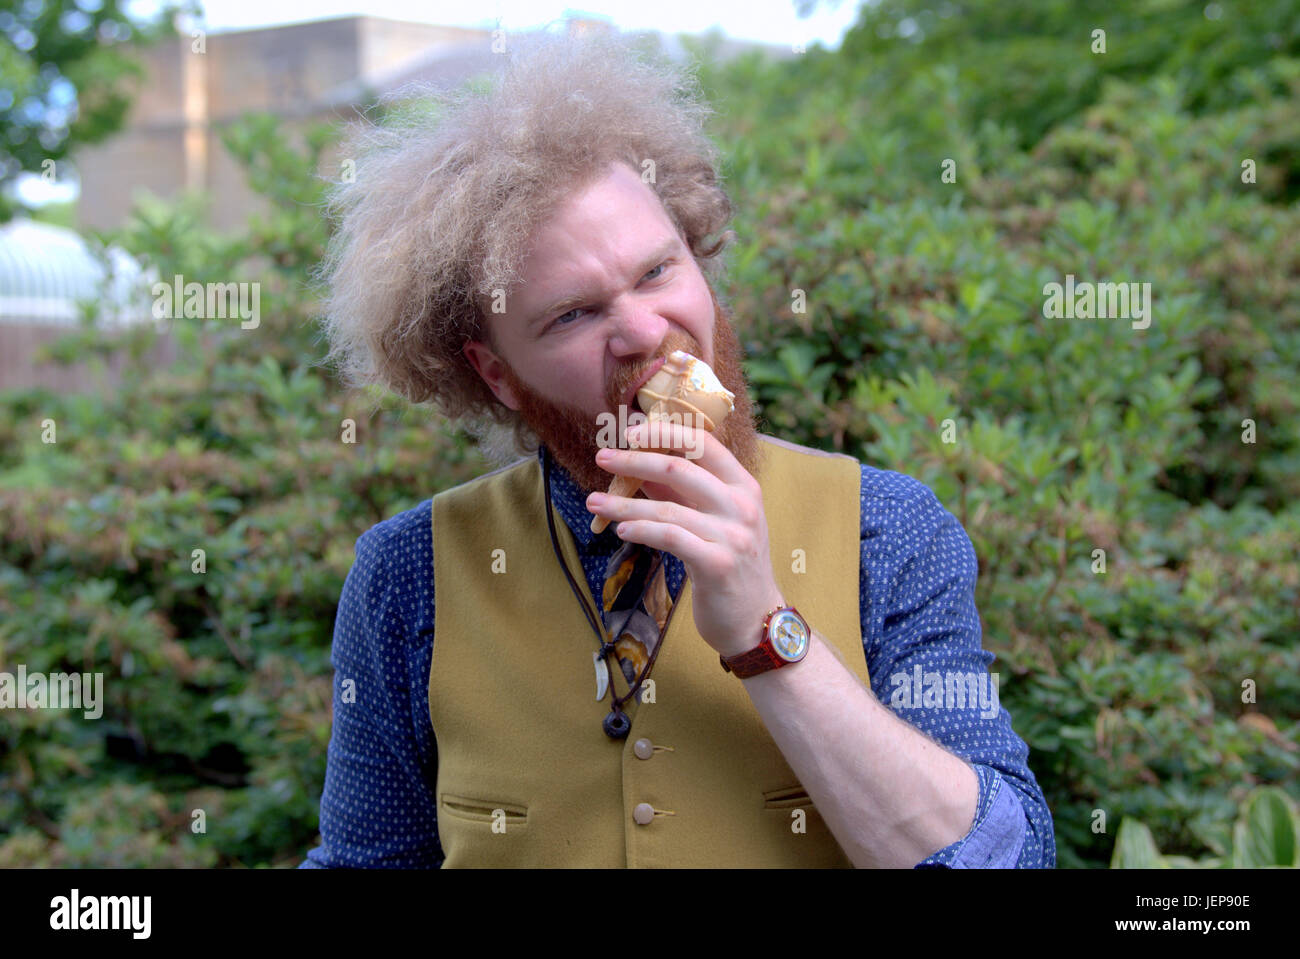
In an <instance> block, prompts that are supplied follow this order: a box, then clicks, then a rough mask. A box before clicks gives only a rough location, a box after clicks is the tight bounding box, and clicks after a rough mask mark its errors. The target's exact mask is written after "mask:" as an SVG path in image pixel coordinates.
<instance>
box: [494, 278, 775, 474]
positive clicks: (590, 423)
mask: <svg viewBox="0 0 1300 959" xmlns="http://www.w3.org/2000/svg"><path fill="white" fill-rule="evenodd" d="M710 295H713V294H712V291H710ZM713 317H714V322H713V349H714V362H713V372H714V373H716V374H717V376H718V379H719V380H720V381H721V382H722V385H723V386H725V387H726V388H727V389H729V390H731V392H733V393H735V394H736V399H735V409H734V410H733V411H732V412H731V414H730V415H729V416H728V417H727V418H726V419H725V420H723V421H722V425H721V426H719V427H718V429H717V431H716V432H714V434H713V435H714V437H715V438H717V440H718V441H719V442H721V443H722V445H723V446H725V447H726V448H727V449H728V450H730V451H731V454H732V455H733V456H735V457H736V460H737V461H738V462H739V463H740V465H741V466H743V467H744V468H745V469H746V470H747V471H748V472H749V474H750V475H751V476H754V477H755V478H757V477H758V471H759V465H760V456H759V443H758V430H757V428H756V426H755V424H754V408H753V404H752V403H751V402H750V398H749V389H748V384H747V383H746V382H745V374H744V370H743V369H742V367H741V363H742V361H743V359H744V353H743V351H742V350H741V348H740V340H739V339H738V338H737V336H736V331H735V329H734V328H733V327H732V325H731V317H730V315H729V313H728V312H727V311H726V310H725V309H724V308H723V307H722V305H721V304H720V303H718V298H717V296H713ZM673 350H685V351H686V352H687V353H690V354H691V355H692V356H697V357H702V356H703V355H704V349H703V347H702V346H701V345H700V344H699V343H698V342H696V340H695V338H694V337H693V336H691V335H690V334H688V333H678V332H676V331H674V332H672V333H669V335H668V336H667V337H666V338H665V339H664V342H663V343H661V344H660V347H659V352H658V353H657V354H656V355H655V356H654V357H652V358H651V360H650V361H647V362H645V363H639V364H635V365H628V366H626V367H621V368H619V369H618V370H616V371H615V373H614V376H613V379H612V380H611V381H610V384H609V389H608V391H607V392H606V395H605V404H606V407H607V411H608V414H609V415H610V416H612V417H614V422H618V408H619V404H620V403H621V402H622V398H623V396H624V395H626V393H627V391H628V390H629V389H631V388H632V386H633V384H635V383H637V382H639V381H640V380H641V378H642V377H644V376H645V374H646V371H647V370H648V369H649V368H650V365H651V363H652V362H654V360H656V359H658V358H660V357H666V356H667V355H668V354H669V353H671V352H672V351H673ZM504 365H505V371H504V378H505V380H506V382H507V383H509V384H510V388H511V389H512V390H514V392H515V395H516V396H517V397H518V399H519V415H520V416H522V417H523V419H524V422H525V423H527V424H528V426H529V427H531V428H532V430H533V432H534V433H536V434H537V437H538V439H539V440H541V442H542V444H543V445H544V446H546V448H547V449H549V450H550V451H551V454H552V455H553V456H554V457H555V460H556V462H558V463H559V464H560V465H561V466H563V467H564V468H565V469H566V470H567V471H568V472H569V475H570V476H572V477H573V479H574V480H575V481H576V482H577V484H578V485H579V486H580V487H582V490H583V491H584V492H586V493H591V492H593V491H595V490H601V491H604V490H606V489H608V488H609V484H610V481H611V480H612V479H613V478H614V474H613V473H610V472H608V471H607V470H603V469H601V468H600V467H599V466H598V465H596V451H597V450H599V449H600V446H599V444H598V443H597V442H596V440H597V437H598V435H599V434H600V421H598V420H594V419H593V418H592V416H591V414H590V413H584V412H583V411H582V410H579V409H577V408H576V407H574V406H570V405H567V404H563V403H552V402H550V401H549V400H547V399H546V398H545V397H543V396H542V395H541V394H540V393H538V392H537V391H535V390H533V389H532V388H530V387H529V386H527V385H526V384H525V383H524V382H523V381H521V380H520V379H519V378H518V377H517V376H516V375H515V371H514V370H513V369H511V367H510V365H509V364H504ZM630 412H631V411H629V413H630ZM620 442H621V437H620Z"/></svg>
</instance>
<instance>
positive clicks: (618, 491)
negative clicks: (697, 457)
mask: <svg viewBox="0 0 1300 959" xmlns="http://www.w3.org/2000/svg"><path fill="white" fill-rule="evenodd" d="M735 398H736V395H735V394H734V393H732V392H731V391H730V390H728V389H727V388H726V387H724V386H723V385H722V383H721V382H719V381H718V378H717V377H716V376H715V375H714V373H713V370H711V369H709V367H708V365H707V364H705V363H704V361H703V360H700V359H697V358H695V357H694V356H691V355H690V354H689V353H686V352H684V351H682V350H675V351H674V352H672V353H671V354H669V355H668V357H667V358H666V359H665V360H664V364H663V366H661V367H660V368H659V370H658V371H657V372H656V373H655V375H654V376H652V377H650V379H649V380H647V381H646V384H645V385H644V386H643V387H641V389H640V390H639V391H638V392H637V402H638V403H640V405H641V408H642V409H643V410H645V411H646V419H647V420H648V421H649V422H651V423H654V422H657V421H663V420H668V419H670V418H672V417H673V416H674V414H676V415H677V416H681V417H686V418H687V420H686V421H687V422H690V423H694V424H697V425H698V426H700V427H701V428H702V429H705V430H707V431H708V432H710V433H712V432H713V431H714V430H716V429H717V428H718V425H719V424H721V422H722V421H723V420H724V419H725V418H726V417H727V414H728V413H730V412H731V411H732V409H733V408H734V403H733V401H734V400H735ZM647 449H652V448H650V447H647ZM657 452H662V453H671V452H672V451H671V450H666V449H664V450H657ZM642 482H643V481H642V480H641V479H640V478H639V477H634V476H618V475H616V476H615V477H614V479H613V481H612V482H611V483H610V484H609V494H610V495H611V496H626V497H629V498H630V497H633V496H635V495H636V494H637V491H638V490H640V489H641V485H642ZM608 525H609V520H607V519H605V518H604V517H603V516H596V517H594V518H593V519H592V521H591V531H592V532H593V533H601V532H604V530H605V527H607V526H608Z"/></svg>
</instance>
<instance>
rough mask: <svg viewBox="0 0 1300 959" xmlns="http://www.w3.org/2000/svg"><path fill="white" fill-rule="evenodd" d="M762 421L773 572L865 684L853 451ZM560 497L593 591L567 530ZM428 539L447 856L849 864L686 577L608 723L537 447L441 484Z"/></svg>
mask: <svg viewBox="0 0 1300 959" xmlns="http://www.w3.org/2000/svg"><path fill="white" fill-rule="evenodd" d="M761 439H762V441H763V442H761V443H760V448H761V449H762V451H763V462H762V465H761V466H760V467H759V469H758V471H757V478H758V480H759V483H760V485H761V486H762V489H763V504H764V509H765V511H766V514H767V522H768V531H769V537H770V543H771V550H772V568H773V572H774V574H775V576H776V580H777V584H778V585H779V586H780V587H781V590H782V593H783V595H784V596H785V599H786V602H788V603H790V604H791V605H793V606H796V607H798V609H799V611H800V612H801V613H802V614H803V615H804V617H805V618H806V619H807V620H808V623H809V625H810V626H812V628H813V629H814V630H816V631H817V632H818V633H819V634H820V635H821V636H822V637H824V638H825V640H826V641H827V642H828V643H830V644H831V645H833V646H835V647H836V649H838V650H839V653H840V657H841V658H842V659H843V661H844V662H845V663H847V664H848V665H849V667H850V668H851V669H852V670H853V671H854V672H855V673H856V674H857V675H858V677H859V678H860V679H861V680H862V682H863V683H864V684H867V683H869V677H868V675H867V667H866V662H865V656H864V653H863V649H862V635H861V626H860V616H859V608H858V588H859V582H858V580H859V566H860V561H861V560H860V533H859V529H860V526H859V496H860V488H861V473H860V468H859V465H858V463H857V461H856V460H854V459H852V458H851V457H848V456H841V455H832V454H827V453H822V452H820V451H816V450H811V449H807V448H805V447H802V446H795V445H793V444H790V443H786V442H783V441H781V440H776V439H774V438H772V437H768V436H763V437H762V438H761ZM554 515H555V528H556V534H557V536H558V538H559V541H560V545H561V551H562V553H563V555H564V558H565V561H566V562H567V563H568V564H569V570H570V572H571V573H572V574H573V577H574V579H575V581H577V582H578V584H579V585H580V587H581V588H582V589H583V590H584V592H585V593H587V594H588V599H589V600H590V599H591V597H590V595H589V594H590V590H589V588H588V586H587V580H586V577H585V575H584V574H583V572H582V565H581V563H580V562H579V560H578V555H577V551H576V549H575V546H574V542H573V536H572V534H571V533H570V532H569V528H568V526H567V525H566V524H565V522H564V520H563V519H562V518H561V516H560V513H559V510H558V509H556V511H555V514H554ZM498 550H503V551H504V552H497V551H498ZM433 555H434V579H435V581H434V589H435V624H434V643H433V663H432V667H431V669H430V673H429V716H430V718H431V719H432V721H433V729H434V735H435V738H436V740H437V750H438V778H437V789H436V791H437V803H438V807H437V808H438V832H439V835H440V838H441V841H442V848H443V852H444V854H445V855H446V859H445V861H444V863H443V865H444V867H445V868H450V867H457V866H461V867H465V866H473V867H478V866H490V867H509V866H578V867H798V866H811V867H828V866H838V867H848V866H850V865H851V864H850V862H849V860H848V858H847V857H846V856H845V855H844V853H843V851H842V850H841V849H840V847H839V845H838V844H837V843H836V841H835V839H834V837H833V836H832V835H831V833H830V831H829V830H828V829H827V827H826V824H825V822H824V821H823V820H822V818H821V817H820V816H819V815H818V813H817V810H816V808H815V807H814V806H813V805H812V803H811V800H810V799H809V798H808V795H807V793H806V792H805V790H804V789H803V787H802V786H801V785H800V784H799V780H798V778H797V777H796V776H795V774H794V772H793V771H792V770H791V769H790V766H789V764H788V763H787V762H786V761H785V758H784V757H783V756H782V755H781V751H780V750H779V749H778V748H777V746H776V744H775V742H773V740H772V737H771V735H770V734H769V733H768V731H767V729H766V727H765V726H764V725H763V720H762V717H761V716H760V715H759V713H758V710H757V709H756V708H755V707H754V705H753V703H752V701H751V700H750V698H749V695H748V694H747V693H746V692H745V688H744V684H743V682H742V681H741V680H739V679H737V678H736V677H735V676H733V675H731V674H729V673H726V672H724V671H723V669H722V667H721V666H720V665H719V663H718V654H717V653H716V652H714V650H713V649H712V648H711V647H710V646H709V645H708V644H707V643H706V642H705V641H704V640H703V639H702V638H701V637H700V635H699V633H698V632H697V631H696V629H695V620H694V615H693V613H692V604H691V598H692V589H693V584H692V583H691V581H690V579H689V578H688V579H687V580H686V582H685V583H684V584H683V586H682V590H681V594H680V596H679V598H678V604H677V606H676V607H675V608H674V610H673V615H672V619H671V621H670V623H669V625H668V632H667V634H666V636H665V637H664V645H663V648H662V649H661V650H660V653H659V657H658V659H657V660H656V661H655V666H654V670H653V672H652V673H651V679H652V680H653V682H654V685H653V700H654V701H653V702H651V701H648V700H649V696H650V691H649V689H647V688H645V687H643V690H642V693H641V694H640V695H639V696H638V697H637V698H636V699H635V700H633V701H632V702H630V703H628V704H627V705H625V706H624V711H625V712H626V713H627V714H628V716H629V718H630V719H631V721H632V729H631V732H630V733H629V734H628V736H627V738H626V739H624V740H612V739H610V738H609V737H608V736H606V735H605V733H604V732H603V731H602V729H601V720H602V719H603V718H604V716H605V715H606V714H607V713H608V712H609V705H610V700H609V696H608V694H607V695H606V699H605V700H604V701H602V702H597V701H596V698H595V696H596V681H595V671H594V668H593V664H592V653H593V652H594V651H595V650H596V648H597V645H596V637H595V634H594V633H593V632H592V630H591V627H590V626H589V625H588V623H587V620H586V618H585V617H584V616H583V614H582V612H581V610H580V608H579V606H578V601H577V599H576V598H575V597H574V595H573V592H572V590H571V589H570V587H569V584H568V582H567V580H566V579H565V576H564V573H563V571H562V570H561V569H560V567H559V564H558V562H557V560H556V557H555V553H554V550H553V549H552V546H551V540H550V535H549V533H548V532H547V523H546V501H545V493H544V491H543V488H542V470H541V466H540V464H539V463H538V461H537V459H536V457H534V458H531V459H526V460H521V461H520V462H518V463H516V464H514V465H512V466H509V467H505V468H503V469H500V470H497V471H496V472H494V473H489V474H488V475H486V476H482V477H480V478H479V479H476V480H474V481H472V482H469V483H466V484H464V485H462V486H458V487H456V488H454V489H450V490H447V491H446V492H443V493H440V494H439V495H437V496H435V497H434V498H433ZM494 570H495V571H494ZM765 612H766V610H759V609H756V610H755V611H754V615H755V617H761V616H762V615H763V613H765ZM758 638H759V637H758V631H757V628H756V629H755V637H754V642H755V645H757V643H758ZM790 668H793V669H798V668H799V667H798V666H797V665H796V666H793V667H790ZM614 682H615V684H616V686H615V688H616V689H617V691H618V692H619V693H620V694H621V693H623V692H626V690H627V686H626V685H625V684H623V682H622V677H621V676H615V677H614ZM648 685H649V684H647V686H648ZM638 742H640V743H641V747H640V751H641V752H642V753H646V752H649V757H648V758H644V759H643V758H639V757H638V755H637V744H638ZM647 746H648V747H649V748H648V749H647ZM643 803H644V804H649V806H651V807H653V809H654V816H653V819H652V820H651V821H650V822H649V823H647V824H645V825H642V824H639V823H638V822H636V821H635V820H634V818H633V810H634V809H635V808H636V807H637V806H639V805H641V804H643Z"/></svg>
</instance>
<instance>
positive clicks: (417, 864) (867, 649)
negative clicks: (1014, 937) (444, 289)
mask: <svg viewBox="0 0 1300 959" xmlns="http://www.w3.org/2000/svg"><path fill="white" fill-rule="evenodd" d="M538 455H539V458H540V456H541V451H539V453H538ZM551 495H552V497H553V500H554V503H555V506H556V508H557V509H558V510H559V512H560V515H561V516H562V517H563V518H564V521H565V522H566V523H567V524H568V526H569V529H570V530H571V531H572V532H573V537H574V542H575V543H576V545H577V547H578V555H579V556H580V557H581V558H582V565H583V569H584V570H585V571H586V574H587V581H588V584H589V586H590V588H591V592H592V598H593V600H595V601H596V602H597V604H599V596H600V593H601V588H602V586H603V575H604V569H605V562H606V560H607V559H608V557H609V555H610V554H611V553H612V552H613V550H614V549H616V548H617V547H618V545H619V543H620V542H621V541H620V540H619V539H618V537H617V535H616V534H615V533H614V532H613V526H611V527H609V528H608V529H606V530H605V531H604V532H603V533H600V534H594V533H592V532H591V528H590V525H589V524H590V522H591V514H590V513H589V512H588V511H587V508H586V498H587V497H586V494H585V493H584V492H583V491H582V490H581V489H580V488H579V487H578V485H577V483H576V482H575V481H574V480H573V478H572V477H571V476H569V474H568V473H567V472H566V471H565V470H564V469H563V468H562V467H560V466H559V465H558V464H556V463H554V460H552V473H551ZM432 503H433V501H432V500H431V499H428V500H425V501H424V502H423V503H420V504H419V505H418V506H416V507H414V508H412V509H409V510H406V511H405V512H403V513H399V514H397V515H396V516H393V517H391V518H390V519H387V520H384V521H383V522H381V523H378V524H376V525H375V526H374V527H372V528H371V529H369V530H367V531H366V532H365V533H363V534H362V536H361V537H360V538H359V539H358V540H357V544H356V561H355V563H354V564H353V566H352V569H351V571H350V572H349V573H348V576H347V579H346V581H345V582H344V585H343V591H342V595H341V596H340V599H339V608H338V616H337V618H336V621H335V626H334V644H333V652H332V655H331V659H330V661H331V663H332V664H333V666H334V669H335V675H334V728H333V733H332V735H331V737H330V743H329V748H328V755H327V761H326V766H325V789H324V792H323V794H322V796H321V802H320V834H321V845H320V846H318V847H316V848H315V849H312V850H311V851H310V852H308V854H307V858H306V859H305V860H304V861H303V862H302V863H301V864H300V866H299V868H308V869H319V868H405V869H411V868H435V867H438V866H441V865H442V858H443V855H442V847H441V846H440V845H439V842H438V826H437V818H436V802H435V789H434V787H435V782H436V778H437V771H438V761H437V743H436V741H435V739H434V730H433V727H432V723H431V721H430V719H429V703H428V679H429V668H430V664H431V663H432V659H433V638H434V637H433V626H434V615H433V614H434V606H433V600H434V596H433V542H432V538H433V537H432V517H431V510H432ZM861 518H862V565H861V571H860V578H859V584H860V585H859V590H858V602H859V607H860V610H861V621H862V647H863V652H864V654H865V656H866V663H867V669H868V671H869V673H870V676H871V687H872V691H873V692H874V693H875V695H876V698H877V699H879V700H880V702H881V703H883V704H885V705H886V706H888V707H889V708H890V709H892V710H893V711H894V713H895V714H896V715H898V716H900V717H901V718H902V719H904V720H906V721H907V722H909V723H911V724H912V725H913V726H915V727H917V728H918V729H920V730H921V731H923V732H924V733H925V734H926V735H928V736H929V737H930V738H932V739H934V740H935V741H936V742H938V743H940V744H942V745H943V746H944V747H945V748H946V749H947V750H948V751H949V752H951V753H953V754H954V755H956V756H958V757H960V758H962V759H963V760H965V761H966V762H968V763H969V764H970V765H971V766H972V768H973V769H974V770H975V772H976V774H977V775H978V777H979V805H978V808H977V810H976V814H975V820H974V822H973V824H972V825H971V829H970V831H969V832H968V833H967V834H966V835H965V836H963V837H962V838H961V839H959V840H958V841H957V842H955V843H953V844H952V845H950V846H946V847H944V848H943V849H940V850H938V851H937V852H935V853H934V854H933V855H931V856H929V857H927V858H926V859H924V860H922V861H921V862H919V863H917V864H916V865H917V868H942V867H949V868H983V867H990V868H992V867H1002V868H1010V867H1021V868H1043V867H1052V866H1055V864H1056V842H1055V837H1054V835H1053V831H1052V814H1051V812H1050V810H1049V809H1048V808H1047V802H1046V801H1045V799H1044V798H1043V792H1042V790H1041V789H1040V788H1039V786H1038V782H1037V780H1035V778H1034V774H1033V773H1032V772H1030V770H1029V767H1028V765H1027V759H1028V756H1029V747H1028V746H1026V745H1025V743H1024V741H1023V740H1021V739H1020V737H1019V736H1017V735H1016V733H1015V732H1014V731H1013V730H1012V728H1011V716H1010V714H1009V713H1008V712H1007V711H1006V710H1005V709H1003V708H1001V706H1000V705H998V700H997V686H996V682H995V677H994V676H993V675H992V674H990V673H989V671H988V666H989V665H990V664H991V663H992V662H993V658H994V657H993V654H992V653H990V652H986V651H985V650H984V649H983V648H982V645H981V640H980V636H981V631H980V619H979V613H978V612H977V611H976V609H975V577H976V574H977V572H978V566H977V563H976V559H975V550H974V548H973V547H972V546H971V542H970V539H969V537H968V536H967V535H966V531H965V530H964V529H963V528H962V526H961V523H959V522H958V521H957V519H956V517H954V516H953V515H952V514H951V513H950V512H948V510H946V509H944V507H943V506H942V505H941V504H940V502H939V500H938V498H937V497H936V496H935V495H934V493H933V492H932V491H931V490H930V488H929V487H927V486H926V485H925V484H924V483H922V482H920V481H919V480H916V479H913V478H912V477H910V476H906V475H904V474H902V473H896V472H893V471H891V470H879V469H875V468H874V467H871V466H866V465H862V502H861ZM667 564H668V587H669V590H670V591H671V592H672V594H673V596H674V597H676V596H677V595H678V593H679V591H680V589H681V586H682V580H683V578H684V572H685V571H684V568H683V565H682V563H681V562H680V561H679V560H678V559H677V558H676V557H674V556H671V555H670V556H668V557H667ZM345 679H347V680H352V681H353V682H354V684H355V685H354V686H352V687H351V689H354V690H356V691H361V690H365V695H349V696H348V697H347V699H346V700H345V699H344V698H343V692H344V690H343V683H344V680H345Z"/></svg>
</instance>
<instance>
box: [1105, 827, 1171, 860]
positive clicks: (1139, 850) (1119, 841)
mask: <svg viewBox="0 0 1300 959" xmlns="http://www.w3.org/2000/svg"><path fill="white" fill-rule="evenodd" d="M1164 865H1165V864H1164V861H1163V860H1162V859H1161V856H1160V850H1159V849H1158V848H1157V847H1156V841H1155V838H1154V837H1153V836H1152V835H1151V830H1150V829H1148V828H1147V827H1146V826H1144V825H1143V824H1142V823H1141V822H1140V821H1139V820H1137V819H1132V818H1130V817H1128V816H1125V817H1124V820H1123V822H1121V823H1120V824H1119V835H1117V836H1116V837H1115V852H1114V853H1113V854H1112V855H1111V859H1110V868H1111V869H1162V868H1164Z"/></svg>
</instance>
